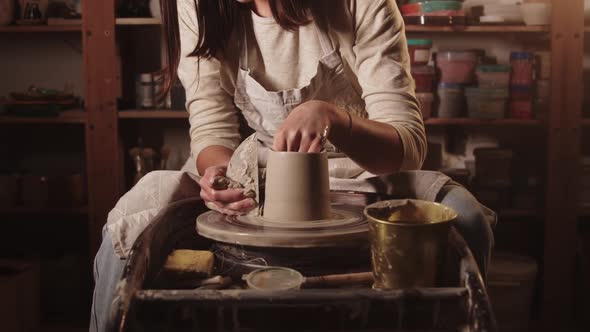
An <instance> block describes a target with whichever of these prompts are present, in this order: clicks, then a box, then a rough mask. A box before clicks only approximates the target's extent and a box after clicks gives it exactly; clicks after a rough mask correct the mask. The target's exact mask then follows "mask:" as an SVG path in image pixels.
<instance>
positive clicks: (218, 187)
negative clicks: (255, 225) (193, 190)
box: [199, 166, 257, 215]
mask: <svg viewBox="0 0 590 332" xmlns="http://www.w3.org/2000/svg"><path fill="white" fill-rule="evenodd" d="M226 171H227V167H225V166H212V167H209V168H207V169H206V170H205V173H204V174H203V177H202V178H201V180H200V181H199V185H200V186H201V198H203V200H205V204H206V205H207V207H208V208H210V209H211V210H215V211H218V212H221V213H223V214H227V215H243V214H246V213H247V212H248V211H250V210H252V209H253V208H255V207H256V206H257V204H256V202H255V201H254V199H253V197H254V196H255V194H254V193H251V192H248V193H245V192H244V190H243V189H241V186H240V185H239V184H237V183H235V182H234V181H232V180H231V179H229V178H227V177H226V176H225V174H226Z"/></svg>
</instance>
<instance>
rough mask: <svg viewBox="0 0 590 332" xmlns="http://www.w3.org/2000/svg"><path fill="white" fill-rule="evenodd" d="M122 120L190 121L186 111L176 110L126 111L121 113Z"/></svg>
mask: <svg viewBox="0 0 590 332" xmlns="http://www.w3.org/2000/svg"><path fill="white" fill-rule="evenodd" d="M119 118H120V119H188V113H187V112H185V111H174V110H125V111H119Z"/></svg>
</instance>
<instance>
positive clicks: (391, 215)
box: [365, 199, 457, 290]
mask: <svg viewBox="0 0 590 332" xmlns="http://www.w3.org/2000/svg"><path fill="white" fill-rule="evenodd" d="M365 215H366V216H367V218H368V219H369V235H370V241H371V256H372V264H373V275H374V278H375V282H374V284H373V288H374V289H383V290H386V289H408V288H417V287H435V286H436V284H437V280H438V278H439V276H440V274H441V273H442V271H443V267H444V263H445V258H446V255H447V247H448V238H449V231H450V227H451V222H452V221H454V220H455V219H456V218H457V213H456V212H455V211H453V210H452V209H450V208H448V207H446V206H444V205H441V204H438V203H432V202H426V201H419V200H409V199H407V200H390V201H383V202H378V203H375V204H372V205H369V206H367V207H366V208H365Z"/></svg>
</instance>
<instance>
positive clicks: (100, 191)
mask: <svg viewBox="0 0 590 332" xmlns="http://www.w3.org/2000/svg"><path fill="white" fill-rule="evenodd" d="M83 5H84V13H89V14H88V15H84V24H83V43H84V70H85V83H86V86H85V94H86V109H87V112H88V123H87V128H86V129H87V130H86V154H87V157H86V159H87V171H88V200H89V210H90V216H89V237H90V254H91V255H92V256H93V255H94V254H95V253H96V251H97V249H98V245H99V243H100V239H101V229H102V226H103V225H104V223H105V222H106V219H107V215H108V212H109V211H110V210H111V209H112V207H113V206H114V205H115V203H116V201H117V198H118V196H119V195H118V194H119V181H120V179H119V174H120V172H119V170H118V168H119V166H118V165H119V163H118V158H119V157H118V135H117V131H118V128H117V124H118V123H117V122H118V116H117V96H116V94H117V88H116V85H117V82H116V77H117V75H116V67H117V66H116V46H115V1H114V0H102V1H84V2H83Z"/></svg>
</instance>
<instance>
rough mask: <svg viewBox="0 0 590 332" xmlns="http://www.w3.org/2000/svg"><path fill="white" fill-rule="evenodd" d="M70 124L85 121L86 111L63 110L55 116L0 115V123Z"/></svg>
mask: <svg viewBox="0 0 590 332" xmlns="http://www.w3.org/2000/svg"><path fill="white" fill-rule="evenodd" d="M26 123H32V124H72V123H80V124H82V123H86V113H85V112H83V111H81V110H76V111H63V112H60V114H59V116H56V117H29V116H15V115H0V124H26Z"/></svg>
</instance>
